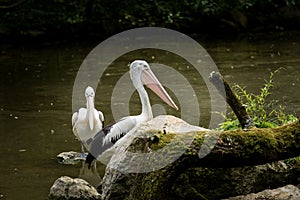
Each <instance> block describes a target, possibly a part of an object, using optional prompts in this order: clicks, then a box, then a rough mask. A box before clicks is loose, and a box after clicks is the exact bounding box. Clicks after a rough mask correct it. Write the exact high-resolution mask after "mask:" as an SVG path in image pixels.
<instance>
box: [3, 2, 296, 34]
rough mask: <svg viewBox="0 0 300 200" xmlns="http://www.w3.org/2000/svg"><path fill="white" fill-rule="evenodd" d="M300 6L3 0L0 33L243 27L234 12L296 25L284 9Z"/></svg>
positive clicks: (266, 21)
mask: <svg viewBox="0 0 300 200" xmlns="http://www.w3.org/2000/svg"><path fill="white" fill-rule="evenodd" d="M16 2H17V3H16ZM18 2H20V3H18ZM12 5H14V6H12ZM299 5H300V3H299V1H295V0H268V1H259V0H238V1H237V0H228V1H223V0H191V1H188V0H172V1H171V0H147V1H144V0H127V1H117V0H43V1H40V0H3V1H1V3H0V33H3V32H5V31H4V30H6V31H8V33H9V34H12V33H14V34H19V35H20V34H21V35H22V34H28V33H30V32H33V31H35V32H49V31H52V32H55V31H56V30H67V32H68V33H70V31H73V30H74V31H73V32H75V31H78V30H82V31H83V32H85V33H87V32H88V30H87V29H90V28H91V27H92V28H93V29H94V30H101V31H102V33H103V32H116V31H120V30H125V29H129V28H134V27H141V26H162V27H171V28H177V29H186V28H187V27H189V28H190V29H193V30H196V29H195V27H198V28H197V30H198V29H199V27H200V26H202V25H208V26H206V29H208V28H209V26H212V27H216V29H217V28H218V27H221V28H222V24H223V25H224V23H225V22H226V23H227V24H231V25H232V24H236V25H237V27H238V26H239V22H238V20H239V19H237V17H236V15H235V14H234V13H239V16H244V17H243V18H246V19H248V21H250V22H252V23H254V24H255V25H256V26H264V25H268V26H269V25H270V26H273V27H275V25H276V26H280V25H287V24H289V23H290V24H293V23H294V25H295V24H297V19H295V18H294V17H289V18H286V17H284V12H282V8H285V7H288V8H289V9H287V12H285V13H286V14H288V15H289V14H290V13H292V12H289V10H293V9H294V10H296V11H297V9H298V10H299ZM212 22H213V23H212ZM284 22H285V23H284ZM255 25H254V26H255ZM250 26H251V23H250V25H249V27H250ZM291 27H297V26H291Z"/></svg>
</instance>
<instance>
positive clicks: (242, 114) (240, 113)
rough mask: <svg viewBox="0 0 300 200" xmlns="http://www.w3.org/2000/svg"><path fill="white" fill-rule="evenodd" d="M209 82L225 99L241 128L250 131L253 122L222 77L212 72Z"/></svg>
mask: <svg viewBox="0 0 300 200" xmlns="http://www.w3.org/2000/svg"><path fill="white" fill-rule="evenodd" d="M209 80H210V82H211V83H212V84H213V85H214V86H215V87H216V88H217V90H218V91H219V93H220V94H221V95H222V97H223V98H224V99H226V102H227V104H228V105H229V106H230V107H231V109H232V110H233V112H234V114H235V115H236V116H237V118H238V120H239V122H240V124H241V126H242V128H243V129H250V128H251V127H253V126H254V123H253V120H252V119H251V117H250V116H249V115H248V113H247V111H246V108H245V106H243V104H242V103H241V102H240V101H239V100H238V98H237V97H236V96H235V94H234V93H233V92H232V90H231V88H230V86H229V84H228V83H227V82H226V81H225V80H224V79H223V77H222V76H221V75H220V74H219V73H216V72H214V71H213V72H211V74H210V76H209Z"/></svg>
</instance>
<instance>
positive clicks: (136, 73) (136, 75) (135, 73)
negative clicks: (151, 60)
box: [130, 60, 178, 110]
mask: <svg viewBox="0 0 300 200" xmlns="http://www.w3.org/2000/svg"><path fill="white" fill-rule="evenodd" d="M130 78H131V80H132V82H133V85H134V87H135V88H136V89H139V88H141V87H143V85H146V86H147V87H148V88H150V89H151V90H152V91H153V92H154V93H155V94H157V95H158V96H159V97H160V98H161V99H162V100H163V101H164V102H166V103H167V104H168V105H169V106H171V107H173V108H175V109H176V110H178V107H177V106H176V104H175V103H174V101H173V100H172V99H171V97H170V96H169V94H168V93H167V91H166V90H165V89H164V87H163V86H162V85H161V83H160V82H159V81H158V79H157V78H156V76H155V75H154V73H153V72H152V70H151V69H150V66H149V64H148V63H147V62H146V61H144V60H135V61H133V62H132V63H131V64H130Z"/></svg>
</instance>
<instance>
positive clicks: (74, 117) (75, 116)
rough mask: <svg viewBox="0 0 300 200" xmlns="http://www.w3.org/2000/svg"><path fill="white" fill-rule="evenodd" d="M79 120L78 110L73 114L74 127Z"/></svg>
mask: <svg viewBox="0 0 300 200" xmlns="http://www.w3.org/2000/svg"><path fill="white" fill-rule="evenodd" d="M77 120H78V112H74V113H73V115H72V127H74V126H75V124H76V122H77Z"/></svg>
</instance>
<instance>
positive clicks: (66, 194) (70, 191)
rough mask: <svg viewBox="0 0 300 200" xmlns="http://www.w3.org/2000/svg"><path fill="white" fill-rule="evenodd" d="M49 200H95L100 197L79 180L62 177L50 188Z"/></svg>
mask: <svg viewBox="0 0 300 200" xmlns="http://www.w3.org/2000/svg"><path fill="white" fill-rule="evenodd" d="M49 198H50V199H51V200H58V199H59V200H71V199H72V200H75V199H78V200H79V199H80V200H97V199H101V195H100V194H99V193H98V192H97V190H96V189H95V188H94V187H93V186H91V185H90V184H89V183H88V182H86V181H85V180H83V179H80V178H75V179H73V178H70V177H68V176H62V177H60V178H58V179H57V180H56V181H55V182H54V184H53V185H52V187H51V188H50V194H49Z"/></svg>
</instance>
